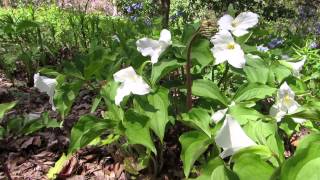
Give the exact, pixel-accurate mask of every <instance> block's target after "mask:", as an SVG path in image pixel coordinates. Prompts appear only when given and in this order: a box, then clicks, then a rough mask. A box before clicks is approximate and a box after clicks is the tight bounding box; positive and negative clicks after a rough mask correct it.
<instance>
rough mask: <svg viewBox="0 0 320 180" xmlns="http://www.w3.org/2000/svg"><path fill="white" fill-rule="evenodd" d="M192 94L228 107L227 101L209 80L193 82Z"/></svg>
mask: <svg viewBox="0 0 320 180" xmlns="http://www.w3.org/2000/svg"><path fill="white" fill-rule="evenodd" d="M192 94H193V95H195V96H201V97H204V98H209V99H212V100H218V101H220V102H221V103H222V104H224V105H228V99H227V98H226V96H225V95H223V94H222V93H221V92H220V89H219V88H218V86H217V85H216V84H214V82H212V81H209V80H203V79H199V80H195V81H193V84H192Z"/></svg>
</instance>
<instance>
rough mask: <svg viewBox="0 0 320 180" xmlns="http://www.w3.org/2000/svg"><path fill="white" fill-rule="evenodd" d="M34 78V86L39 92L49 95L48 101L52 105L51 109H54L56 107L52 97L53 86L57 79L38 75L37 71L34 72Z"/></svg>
mask: <svg viewBox="0 0 320 180" xmlns="http://www.w3.org/2000/svg"><path fill="white" fill-rule="evenodd" d="M33 80H34V87H35V88H37V89H39V91H40V92H45V93H47V94H48V96H49V98H50V99H49V103H50V104H51V106H52V110H53V111H55V110H56V107H55V106H54V102H53V97H54V91H55V87H56V85H57V80H56V79H52V78H48V77H46V76H40V75H39V73H37V74H35V75H34V76H33Z"/></svg>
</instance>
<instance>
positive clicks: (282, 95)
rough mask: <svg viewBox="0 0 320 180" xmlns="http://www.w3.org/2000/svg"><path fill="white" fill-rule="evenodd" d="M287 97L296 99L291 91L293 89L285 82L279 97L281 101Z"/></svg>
mask: <svg viewBox="0 0 320 180" xmlns="http://www.w3.org/2000/svg"><path fill="white" fill-rule="evenodd" d="M286 96H289V97H291V98H294V96H295V93H294V92H293V91H292V90H291V88H290V87H289V85H288V84H287V82H284V83H283V84H282V85H281V86H280V89H279V91H278V97H279V98H280V99H283V98H285V97H286Z"/></svg>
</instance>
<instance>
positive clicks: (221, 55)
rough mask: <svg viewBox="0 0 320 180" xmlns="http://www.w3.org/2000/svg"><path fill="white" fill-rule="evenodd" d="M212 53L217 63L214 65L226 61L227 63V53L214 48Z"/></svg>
mask: <svg viewBox="0 0 320 180" xmlns="http://www.w3.org/2000/svg"><path fill="white" fill-rule="evenodd" d="M211 52H212V54H213V56H214V58H215V62H214V64H215V65H217V64H221V63H223V62H225V61H227V59H226V56H225V55H226V51H225V50H223V49H221V48H219V47H213V48H211Z"/></svg>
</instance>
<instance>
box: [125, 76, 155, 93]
mask: <svg viewBox="0 0 320 180" xmlns="http://www.w3.org/2000/svg"><path fill="white" fill-rule="evenodd" d="M128 88H130V89H131V92H132V93H133V94H137V95H145V94H148V93H149V92H150V86H149V85H148V84H147V83H146V82H145V81H144V80H143V79H142V77H141V76H138V77H137V78H136V81H135V82H130V85H128Z"/></svg>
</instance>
